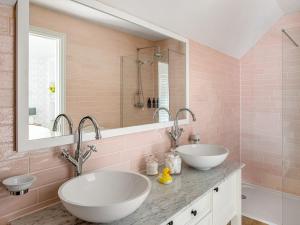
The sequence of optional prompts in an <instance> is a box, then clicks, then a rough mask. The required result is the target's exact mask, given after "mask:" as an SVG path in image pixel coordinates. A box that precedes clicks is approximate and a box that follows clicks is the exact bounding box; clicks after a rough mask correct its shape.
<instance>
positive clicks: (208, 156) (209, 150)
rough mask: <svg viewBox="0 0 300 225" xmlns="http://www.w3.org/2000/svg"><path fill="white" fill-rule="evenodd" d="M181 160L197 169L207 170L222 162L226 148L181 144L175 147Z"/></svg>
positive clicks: (225, 154) (225, 156)
mask: <svg viewBox="0 0 300 225" xmlns="http://www.w3.org/2000/svg"><path fill="white" fill-rule="evenodd" d="M176 151H177V152H178V154H179V155H180V156H181V158H182V159H183V161H184V162H185V163H186V164H188V165H189V166H191V167H194V168H196V169H199V170H209V169H211V168H213V167H216V166H218V165H220V164H221V163H223V162H224V160H225V159H226V158H227V156H228V154H229V151H228V149H226V148H224V147H222V146H218V145H206V144H195V145H182V146H179V147H178V148H176Z"/></svg>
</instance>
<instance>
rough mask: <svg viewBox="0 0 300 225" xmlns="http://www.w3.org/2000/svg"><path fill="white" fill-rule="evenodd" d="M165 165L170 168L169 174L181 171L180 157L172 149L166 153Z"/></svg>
mask: <svg viewBox="0 0 300 225" xmlns="http://www.w3.org/2000/svg"><path fill="white" fill-rule="evenodd" d="M165 167H168V168H169V169H170V173H171V174H180V173H181V158H180V156H179V155H178V153H177V152H176V151H175V150H174V149H171V151H170V152H168V153H166V158H165Z"/></svg>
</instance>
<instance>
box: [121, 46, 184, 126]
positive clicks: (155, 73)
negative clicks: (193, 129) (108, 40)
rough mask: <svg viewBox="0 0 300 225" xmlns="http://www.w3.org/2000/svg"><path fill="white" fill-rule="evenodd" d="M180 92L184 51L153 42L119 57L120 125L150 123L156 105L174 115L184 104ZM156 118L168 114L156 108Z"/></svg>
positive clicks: (166, 118) (182, 90)
mask: <svg viewBox="0 0 300 225" xmlns="http://www.w3.org/2000/svg"><path fill="white" fill-rule="evenodd" d="M184 93H185V55H184V54H182V53H180V52H177V51H175V50H172V49H169V48H166V49H161V48H160V47H159V46H155V45H154V46H145V47H141V48H138V49H137V53H136V54H135V55H129V56H122V57H121V107H120V108H121V127H127V126H134V125H138V124H148V123H153V114H154V111H155V110H156V109H157V108H158V107H165V108H167V109H169V110H170V111H171V113H173V114H174V112H176V110H177V109H178V108H182V107H184V106H185V97H184V96H185V94H184ZM175 96H176V97H175ZM183 116H184V115H183ZM156 120H157V121H159V122H167V121H169V116H168V114H167V113H166V112H164V111H160V112H159V116H158V117H157V118H156Z"/></svg>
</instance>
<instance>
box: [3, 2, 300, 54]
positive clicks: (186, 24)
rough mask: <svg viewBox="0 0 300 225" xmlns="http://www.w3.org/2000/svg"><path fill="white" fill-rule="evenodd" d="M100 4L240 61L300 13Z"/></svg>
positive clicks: (265, 5)
mask: <svg viewBox="0 0 300 225" xmlns="http://www.w3.org/2000/svg"><path fill="white" fill-rule="evenodd" d="M98 1H100V2H102V3H104V4H107V5H109V6H112V7H114V8H116V9H119V10H122V11H125V12H127V13H129V14H131V15H133V16H136V17H139V18H141V19H143V20H146V21H148V22H151V23H153V24H155V25H158V26H161V27H164V28H166V29H168V30H171V31H173V32H175V33H178V34H180V35H182V36H185V37H187V38H190V39H192V40H195V41H197V42H200V43H202V44H205V45H207V46H209V47H212V48H214V49H216V50H219V51H221V52H223V53H225V54H227V55H230V56H233V57H235V58H241V57H242V56H243V55H244V54H245V53H246V52H247V51H248V50H249V49H250V48H251V47H252V46H254V45H255V43H256V42H257V40H258V39H259V38H260V37H261V36H262V35H263V34H264V33H265V32H266V31H267V30H268V29H269V28H270V27H271V26H272V25H273V24H274V23H275V22H276V21H277V20H278V19H279V18H280V17H281V16H282V15H284V14H286V13H290V12H294V11H298V10H300V0H185V1H183V0H163V1H162V0H151V1H149V0H126V1H125V0H98ZM13 2H15V0H0V3H11V4H12V3H13Z"/></svg>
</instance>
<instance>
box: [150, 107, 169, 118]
mask: <svg viewBox="0 0 300 225" xmlns="http://www.w3.org/2000/svg"><path fill="white" fill-rule="evenodd" d="M159 111H165V112H167V113H168V115H169V120H170V121H171V120H172V116H171V113H170V111H169V110H168V109H167V108H165V107H159V108H158V109H156V110H155V112H154V114H153V120H155V118H156V115H157V114H158V113H159Z"/></svg>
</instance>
